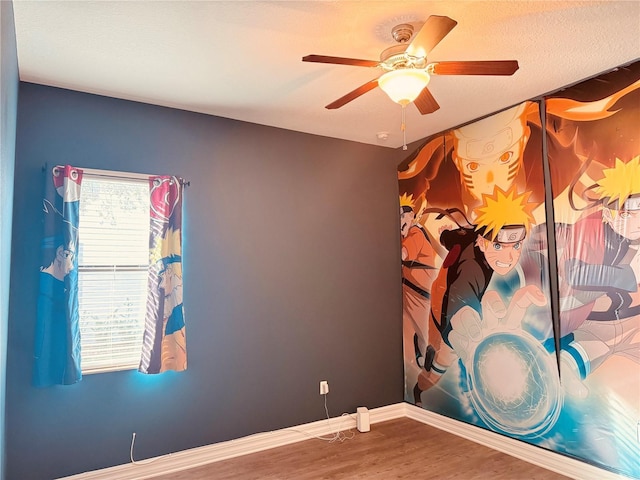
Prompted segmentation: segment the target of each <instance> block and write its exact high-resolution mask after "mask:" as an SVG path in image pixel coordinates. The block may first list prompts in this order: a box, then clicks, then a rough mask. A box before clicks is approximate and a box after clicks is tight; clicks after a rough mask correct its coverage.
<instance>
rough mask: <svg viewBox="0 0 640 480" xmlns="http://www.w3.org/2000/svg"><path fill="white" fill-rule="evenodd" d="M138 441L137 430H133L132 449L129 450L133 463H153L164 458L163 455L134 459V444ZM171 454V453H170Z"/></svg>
mask: <svg viewBox="0 0 640 480" xmlns="http://www.w3.org/2000/svg"><path fill="white" fill-rule="evenodd" d="M135 443H136V432H133V435H132V437H131V450H130V451H129V458H131V463H133V464H134V465H147V464H149V463H153V462H155V461H156V460H158V459H160V458H162V457H156V458H148V459H147V460H138V461H136V460H134V459H133V445H134V444H135ZM169 455H171V454H169Z"/></svg>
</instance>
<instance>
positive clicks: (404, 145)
mask: <svg viewBox="0 0 640 480" xmlns="http://www.w3.org/2000/svg"><path fill="white" fill-rule="evenodd" d="M406 108H407V106H406V105H402V126H401V127H400V129H401V130H402V150H406V149H407V128H406V121H405V110H406Z"/></svg>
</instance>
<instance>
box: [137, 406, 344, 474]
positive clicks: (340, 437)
mask: <svg viewBox="0 0 640 480" xmlns="http://www.w3.org/2000/svg"><path fill="white" fill-rule="evenodd" d="M324 411H325V413H326V415H327V423H330V421H331V417H329V408H328V407H327V394H326V393H325V394H324ZM344 417H351V418H353V415H352V414H350V413H343V414H342V415H340V418H344ZM282 430H290V431H292V432H296V433H301V434H302V435H306V436H307V437H309V438H316V439H318V440H324V441H325V442H329V443H333V442H340V443H342V442H344V441H345V440H351V439H352V438H353V437H355V436H356V433H355V432H354V431H353V429H352V428H350V429H349V430H347V433H345V432H343V431H342V422H340V424H339V425H338V431H336V432H334V433H333V434H331V435H330V436H328V437H327V436H321V435H311V434H309V433H307V432H305V431H302V430H297V429H295V428H283V429H282ZM263 433H273V432H263ZM254 435H261V433H254V434H253V435H249V437H252V436H254ZM135 443H136V432H133V435H132V436H131V449H130V450H129V458H130V459H131V463H133V464H134V465H147V464H149V463H153V462H155V461H156V460H159V459H160V458H163V457H155V458H148V459H147V460H134V458H133V447H134V445H135ZM170 455H171V454H170V453H169V454H168V456H170Z"/></svg>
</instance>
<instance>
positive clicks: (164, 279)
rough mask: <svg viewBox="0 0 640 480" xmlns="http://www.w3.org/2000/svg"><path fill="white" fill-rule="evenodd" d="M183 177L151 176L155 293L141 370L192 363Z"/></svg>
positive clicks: (149, 307) (152, 289) (150, 304)
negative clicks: (185, 305)
mask: <svg viewBox="0 0 640 480" xmlns="http://www.w3.org/2000/svg"><path fill="white" fill-rule="evenodd" d="M183 183H184V182H183V180H182V179H181V178H178V177H170V176H157V177H150V178H149V191H150V196H151V230H150V236H149V280H148V285H149V293H148V296H147V312H146V317H145V331H144V343H143V347H142V358H141V361H140V367H139V371H141V372H143V373H160V372H164V371H167V370H175V371H182V370H186V368H187V351H186V341H185V324H184V310H183V306H182V192H183V188H184V187H183Z"/></svg>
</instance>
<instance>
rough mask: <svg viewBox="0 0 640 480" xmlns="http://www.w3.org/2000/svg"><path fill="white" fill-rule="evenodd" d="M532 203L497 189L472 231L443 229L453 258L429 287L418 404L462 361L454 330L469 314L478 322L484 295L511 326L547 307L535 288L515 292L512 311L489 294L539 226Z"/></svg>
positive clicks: (493, 293)
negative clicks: (534, 307) (491, 284)
mask: <svg viewBox="0 0 640 480" xmlns="http://www.w3.org/2000/svg"><path fill="white" fill-rule="evenodd" d="M528 198H529V193H528V192H527V193H524V194H518V193H517V192H516V190H515V188H511V189H509V190H508V191H504V190H502V189H500V188H499V187H495V189H494V191H493V194H492V195H483V196H482V205H480V206H479V207H478V208H476V211H475V214H476V225H475V226H474V227H473V228H465V227H461V228H458V229H455V230H445V231H443V232H442V234H441V235H440V242H441V243H442V245H444V247H445V248H446V249H447V250H448V251H449V253H448V255H447V257H446V258H445V260H444V263H443V264H442V268H441V269H440V271H439V272H438V276H437V278H436V280H435V281H434V283H433V285H432V288H431V291H432V301H431V312H430V317H431V318H430V323H429V341H430V345H429V347H428V348H427V356H426V359H425V366H424V370H423V371H422V372H421V373H420V375H419V377H418V382H417V384H416V386H415V387H414V399H415V402H416V404H417V405H420V404H421V399H420V396H421V394H422V392H423V391H425V390H427V389H429V388H431V387H433V386H434V385H435V384H436V383H437V382H438V381H439V380H440V378H441V377H442V375H443V374H444V373H445V372H446V370H447V369H448V368H449V366H451V365H452V364H453V362H454V361H456V360H457V359H458V358H459V355H458V353H457V352H456V350H454V345H453V344H452V343H451V341H450V340H451V338H450V334H451V333H452V325H453V324H454V323H455V322H456V319H457V318H458V317H460V316H463V317H464V316H468V315H469V312H470V311H471V312H473V315H474V318H480V319H481V317H482V309H483V305H486V304H487V302H483V297H484V296H485V293H486V294H487V295H488V296H489V297H490V298H491V302H489V305H490V306H493V308H494V311H492V314H493V315H494V317H496V318H503V317H504V320H505V321H509V322H511V323H518V324H519V322H520V320H521V319H522V317H523V316H524V312H525V311H526V309H527V307H528V306H529V305H531V304H536V305H544V304H546V298H545V296H544V294H543V293H542V291H541V290H540V289H539V288H538V287H537V286H535V285H528V286H525V287H523V288H520V289H519V290H518V291H516V293H515V294H514V295H513V298H512V300H511V304H510V305H509V307H508V308H507V307H505V305H504V302H503V301H502V299H501V298H500V295H499V294H498V293H497V292H496V291H491V292H486V290H487V287H488V286H489V282H490V281H491V278H492V276H493V274H494V273H497V274H498V275H506V274H508V273H509V272H511V271H512V270H513V269H514V268H515V266H516V264H517V263H518V261H519V259H520V255H521V253H522V246H523V242H524V240H525V238H526V236H527V233H528V232H529V230H530V229H531V226H532V225H533V224H534V223H535V220H534V217H533V213H532V212H533V209H534V207H535V204H533V203H529V202H528V201H527V200H528ZM458 335H459V334H458ZM458 340H460V338H459V337H458Z"/></svg>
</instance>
